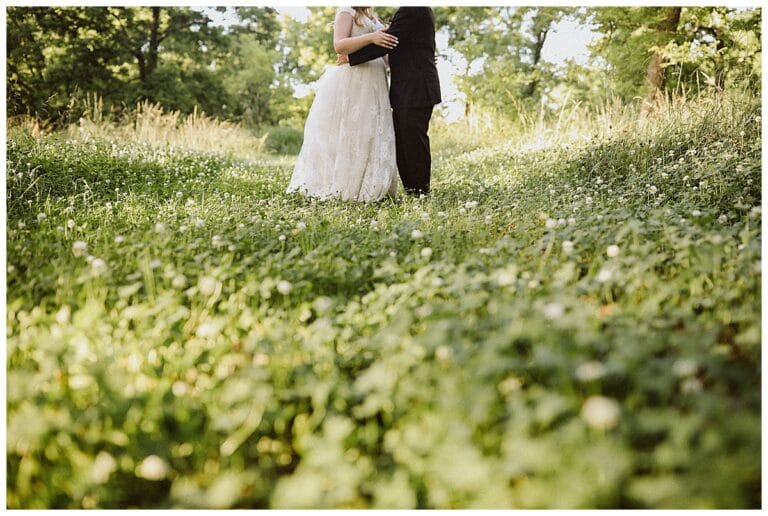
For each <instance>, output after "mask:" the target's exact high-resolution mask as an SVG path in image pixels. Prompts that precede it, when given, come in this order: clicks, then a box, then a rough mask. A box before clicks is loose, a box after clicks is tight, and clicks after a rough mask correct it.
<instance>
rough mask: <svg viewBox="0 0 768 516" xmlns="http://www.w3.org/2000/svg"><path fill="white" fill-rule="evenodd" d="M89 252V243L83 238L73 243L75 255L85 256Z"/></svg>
mask: <svg viewBox="0 0 768 516" xmlns="http://www.w3.org/2000/svg"><path fill="white" fill-rule="evenodd" d="M87 252H88V244H86V243H85V242H83V241H82V240H77V241H76V242H75V243H73V244H72V254H74V255H75V256H84V255H85V254H86V253H87Z"/></svg>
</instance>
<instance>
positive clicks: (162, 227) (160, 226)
mask: <svg viewBox="0 0 768 516" xmlns="http://www.w3.org/2000/svg"><path fill="white" fill-rule="evenodd" d="M163 231H165V224H163V223H162V222H158V223H157V224H155V232H156V233H162V232H163Z"/></svg>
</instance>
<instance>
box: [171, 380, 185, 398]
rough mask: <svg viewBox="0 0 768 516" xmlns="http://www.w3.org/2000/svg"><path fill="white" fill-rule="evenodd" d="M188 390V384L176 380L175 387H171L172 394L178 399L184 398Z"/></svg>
mask: <svg viewBox="0 0 768 516" xmlns="http://www.w3.org/2000/svg"><path fill="white" fill-rule="evenodd" d="M187 390H188V386H187V384H186V383H184V382H182V381H181V380H176V381H175V382H173V385H171V392H173V395H174V396H176V397H181V396H184V395H185V394H186V393H187Z"/></svg>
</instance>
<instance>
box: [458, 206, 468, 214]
mask: <svg viewBox="0 0 768 516" xmlns="http://www.w3.org/2000/svg"><path fill="white" fill-rule="evenodd" d="M466 213H467V209H466V208H463V207H462V208H459V214H461V215H464V214H466Z"/></svg>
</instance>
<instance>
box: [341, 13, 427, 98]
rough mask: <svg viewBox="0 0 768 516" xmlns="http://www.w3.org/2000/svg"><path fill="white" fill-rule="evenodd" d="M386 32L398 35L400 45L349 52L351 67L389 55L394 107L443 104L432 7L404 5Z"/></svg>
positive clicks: (390, 91) (374, 46)
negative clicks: (438, 74)
mask: <svg viewBox="0 0 768 516" xmlns="http://www.w3.org/2000/svg"><path fill="white" fill-rule="evenodd" d="M387 32H388V33H390V34H392V35H394V36H397V39H398V44H397V47H395V48H393V49H392V50H387V49H386V48H384V47H380V46H378V45H374V44H370V45H367V46H365V47H363V48H361V49H360V50H358V51H357V52H353V53H352V54H349V64H350V66H355V65H358V64H361V63H365V62H367V61H370V60H372V59H376V58H379V57H382V56H384V55H385V54H389V67H390V70H392V83H391V84H390V87H389V101H390V103H391V104H392V107H393V108H394V109H398V108H405V107H428V106H434V105H435V104H439V103H440V80H439V79H438V76H437V66H436V64H435V60H436V57H435V56H436V53H435V17H434V15H433V13H432V9H430V8H429V7H401V8H400V9H398V10H397V12H395V15H394V16H393V17H392V23H391V24H390V26H389V28H388V29H387Z"/></svg>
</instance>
